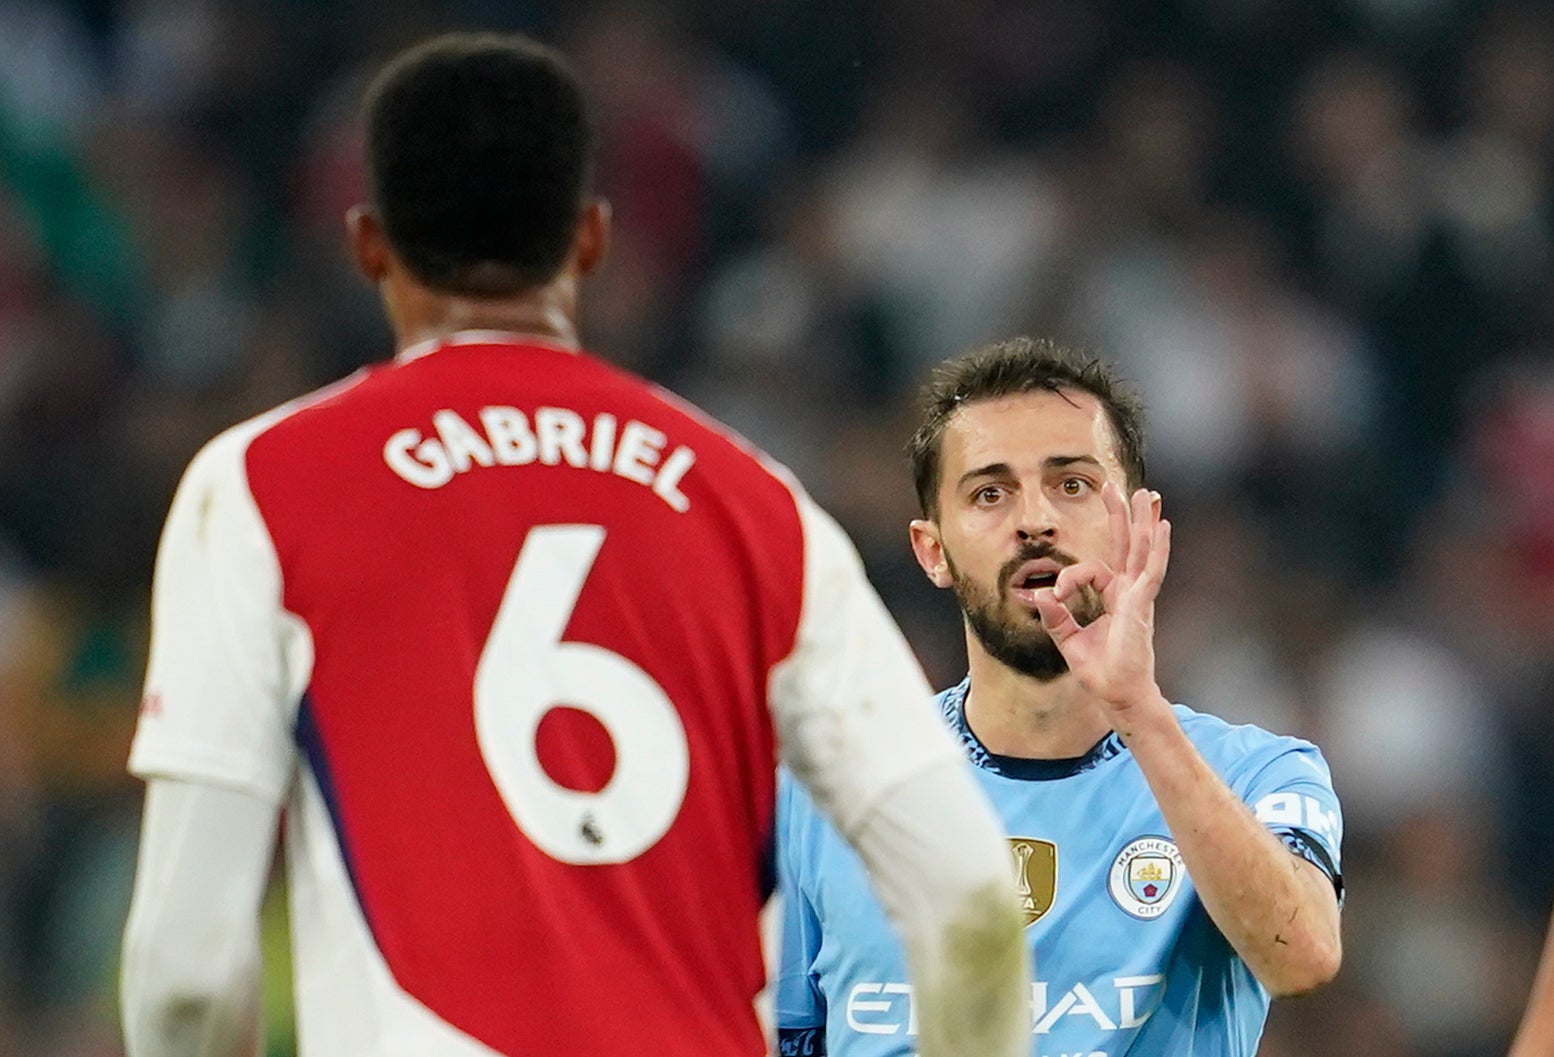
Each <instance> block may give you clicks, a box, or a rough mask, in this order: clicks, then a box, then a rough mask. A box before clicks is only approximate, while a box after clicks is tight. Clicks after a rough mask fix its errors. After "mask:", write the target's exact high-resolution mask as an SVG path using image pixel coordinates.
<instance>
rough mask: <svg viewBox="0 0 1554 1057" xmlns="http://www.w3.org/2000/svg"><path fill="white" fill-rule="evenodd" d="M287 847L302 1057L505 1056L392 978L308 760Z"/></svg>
mask: <svg viewBox="0 0 1554 1057" xmlns="http://www.w3.org/2000/svg"><path fill="white" fill-rule="evenodd" d="M286 856H287V860H288V863H289V869H288V871H287V874H288V879H289V882H290V886H289V895H290V900H291V932H292V948H293V952H294V957H293V963H294V966H295V968H294V974H295V975H294V978H293V982H292V986H293V991H294V993H295V996H296V1004H297V1030H298V1038H297V1049H298V1054H299V1057H425V1055H427V1054H436V1055H437V1057H501V1055H500V1054H498V1053H497V1052H496V1051H495V1050H492V1049H491V1048H490V1047H488V1046H486V1045H484V1044H482V1043H481V1042H479V1041H478V1040H476V1039H473V1038H471V1037H470V1036H469V1035H467V1034H465V1033H464V1032H462V1031H460V1030H458V1029H457V1028H455V1027H453V1026H452V1025H451V1024H449V1023H447V1022H446V1021H444V1020H443V1019H441V1018H440V1017H438V1016H437V1015H436V1014H435V1013H433V1012H431V1011H430V1010H429V1009H427V1008H426V1007H425V1006H424V1005H422V1004H421V1003H420V1002H418V1001H416V999H415V998H413V997H411V996H410V995H408V994H406V993H405V991H404V989H403V988H401V987H400V986H399V984H398V983H396V982H395V980H394V977H393V974H392V973H391V972H390V970H389V967H388V964H387V963H386V962H385V961H384V960H383V955H382V954H381V953H380V952H379V950H378V947H377V944H376V943H374V942H373V939H372V933H371V931H370V930H369V929H368V927H367V922H366V919H365V918H363V917H362V912H361V905H360V903H358V902H357V899H356V894H355V891H354V890H353V888H352V885H351V878H350V874H349V872H348V871H347V870H346V868H345V862H344V860H343V859H342V858H341V857H340V844H339V841H338V839H337V837H336V836H335V830H334V825H333V822H332V821H331V820H330V817H329V810H328V807H327V806H326V804H325V803H324V798H323V795H322V794H321V793H320V791H319V787H318V783H317V782H316V781H315V780H314V778H313V774H312V772H311V771H309V770H308V769H307V768H306V767H303V768H302V769H301V771H300V773H299V774H298V777H297V783H296V787H295V795H294V797H293V799H292V802H291V805H290V810H289V812H288V815H287V827H286Z"/></svg>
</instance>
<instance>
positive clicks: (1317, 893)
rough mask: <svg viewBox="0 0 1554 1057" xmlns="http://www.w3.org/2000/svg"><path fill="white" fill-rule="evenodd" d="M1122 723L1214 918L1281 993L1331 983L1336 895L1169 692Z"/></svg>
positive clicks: (1338, 953)
mask: <svg viewBox="0 0 1554 1057" xmlns="http://www.w3.org/2000/svg"><path fill="white" fill-rule="evenodd" d="M1129 726H1130V728H1131V729H1128V730H1124V731H1122V732H1121V733H1122V734H1123V738H1124V740H1125V741H1126V742H1127V744H1128V747H1129V748H1130V749H1131V750H1132V752H1133V756H1134V758H1135V759H1136V760H1137V761H1138V764H1139V767H1140V768H1141V769H1142V771H1143V772H1144V777H1145V779H1146V780H1147V781H1148V783H1149V786H1150V789H1151V791H1152V792H1153V793H1154V795H1155V799H1156V801H1157V802H1158V803H1159V805H1160V809H1161V813H1162V814H1163V815H1164V816H1165V820H1166V824H1167V826H1168V827H1169V828H1170V830H1171V836H1172V838H1173V839H1174V840H1175V842H1176V845H1177V847H1178V849H1179V850H1180V851H1181V853H1182V861H1183V863H1184V864H1185V865H1186V867H1187V872H1188V873H1189V874H1190V875H1191V877H1192V880H1193V884H1194V886H1195V887H1196V888H1197V890H1198V894H1199V897H1200V898H1201V899H1202V900H1203V905H1204V907H1205V909H1207V910H1208V912H1209V916H1210V917H1211V918H1212V919H1213V920H1214V923H1215V925H1217V926H1218V927H1219V930H1220V931H1221V932H1222V933H1223V934H1224V935H1225V938H1226V939H1227V940H1229V941H1230V944H1231V946H1233V947H1234V948H1235V949H1236V953H1238V954H1239V955H1241V957H1242V959H1243V960H1244V961H1245V962H1246V963H1247V965H1248V966H1249V967H1250V968H1251V970H1252V972H1253V973H1254V974H1255V975H1256V976H1257V978H1258V979H1259V980H1260V981H1262V983H1263V985H1264V986H1266V987H1267V988H1268V989H1269V991H1271V992H1273V993H1274V994H1275V995H1288V994H1299V993H1301V992H1304V991H1310V990H1312V989H1314V988H1316V987H1320V986H1321V985H1322V984H1324V983H1326V982H1327V981H1329V980H1330V979H1332V977H1333V976H1334V975H1335V974H1336V973H1337V971H1338V965H1339V962H1340V960H1341V957H1342V948H1341V943H1340V939H1339V928H1338V906H1337V898H1336V896H1335V894H1334V892H1333V888H1332V885H1331V882H1330V881H1329V880H1328V879H1327V878H1326V876H1325V875H1323V874H1322V872H1321V871H1320V870H1318V869H1317V868H1316V867H1314V866H1312V865H1311V864H1310V863H1308V862H1306V861H1305V860H1303V859H1301V858H1299V857H1298V856H1296V855H1293V854H1291V853H1290V851H1289V849H1287V848H1286V847H1285V846H1284V845H1283V843H1282V842H1281V841H1280V840H1279V839H1278V837H1276V836H1274V834H1272V833H1270V832H1269V831H1268V830H1267V828H1266V827H1264V826H1263V824H1262V823H1261V822H1259V821H1258V820H1257V818H1256V817H1255V816H1254V815H1253V814H1252V811H1251V809H1250V808H1249V807H1248V806H1247V805H1246V804H1245V803H1243V802H1242V801H1241V799H1240V798H1239V797H1237V796H1236V794H1235V793H1234V792H1232V791H1231V789H1230V787H1229V786H1227V785H1226V784H1225V782H1224V781H1223V780H1222V779H1221V778H1220V777H1219V775H1218V774H1216V773H1215V772H1214V770H1213V768H1211V767H1210V766H1209V765H1208V763H1207V761H1205V760H1204V759H1203V757H1202V755H1200V754H1199V752H1198V750H1197V749H1196V748H1195V747H1194V746H1193V744H1192V742H1191V741H1190V740H1189V739H1188V738H1187V735H1186V734H1185V733H1184V732H1183V731H1182V729H1181V725H1180V724H1179V723H1177V721H1176V717H1175V715H1174V713H1172V711H1171V709H1170V707H1169V705H1167V704H1166V703H1165V702H1164V700H1161V701H1159V702H1158V703H1157V707H1152V708H1151V709H1149V711H1148V714H1147V717H1143V718H1140V719H1139V720H1138V721H1137V722H1134V723H1132V724H1130V725H1129Z"/></svg>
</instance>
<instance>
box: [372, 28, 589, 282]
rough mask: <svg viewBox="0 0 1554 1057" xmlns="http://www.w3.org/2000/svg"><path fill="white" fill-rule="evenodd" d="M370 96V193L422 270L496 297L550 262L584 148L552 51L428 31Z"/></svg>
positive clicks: (546, 276)
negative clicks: (432, 34) (428, 36)
mask: <svg viewBox="0 0 1554 1057" xmlns="http://www.w3.org/2000/svg"><path fill="white" fill-rule="evenodd" d="M366 107H367V114H366V118H367V167H368V179H369V181H370V188H371V196H372V202H373V205H374V207H375V209H376V210H377V212H378V216H379V218H380V220H381V222H382V225H383V229H384V231H385V232H386V234H387V236H388V240H389V242H390V244H391V245H392V246H393V248H394V252H395V253H396V254H397V255H398V256H399V259H400V260H401V262H402V263H403V264H404V265H405V267H406V268H407V269H408V270H409V271H410V273H411V274H412V275H413V276H414V277H415V278H416V279H417V280H418V281H419V282H421V283H422V284H424V285H425V286H427V287H429V288H431V289H433V290H436V291H439V292H441V293H448V294H458V295H466V296H473V297H493V298H494V297H505V296H509V295H512V294H515V293H518V292H520V291H522V290H524V289H527V288H530V287H534V286H539V285H542V284H544V283H546V282H548V281H549V280H550V279H551V278H553V277H554V276H555V275H556V273H557V272H558V271H559V270H560V269H561V267H562V265H563V264H564V263H565V262H566V259H567V255H568V253H569V252H570V250H571V245H572V237H573V234H574V231H575V230H576V227H577V223H578V218H579V216H580V214H581V211H582V208H583V206H584V200H585V196H586V193H587V188H588V183H589V180H590V178H591V175H592V167H593V150H594V135H593V129H592V127H591V124H590V122H589V117H588V112H587V106H586V103H585V100H584V97H583V91H582V87H581V85H580V84H579V82H578V80H577V78H576V76H575V75H574V74H573V73H572V71H571V69H570V68H569V67H568V66H567V64H566V62H565V60H563V59H562V58H561V56H560V55H558V54H557V53H555V52H554V51H552V50H550V49H549V48H546V47H544V46H543V45H540V44H538V43H536V42H535V41H532V40H530V39H528V38H526V37H522V36H517V35H499V34H492V33H454V34H448V35H445V36H441V37H436V38H434V39H432V40H429V41H427V42H425V43H423V44H420V45H417V46H416V47H413V48H411V49H409V50H408V51H405V52H403V53H401V54H400V55H399V56H398V57H396V58H395V59H394V60H393V61H391V62H390V63H389V64H388V66H386V67H385V68H384V69H383V71H382V72H381V73H380V74H379V75H378V76H377V78H376V79H375V80H374V81H373V83H372V86H371V87H370V88H369V90H368V93H367V104H366Z"/></svg>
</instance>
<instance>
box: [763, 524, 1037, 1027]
mask: <svg viewBox="0 0 1554 1057" xmlns="http://www.w3.org/2000/svg"><path fill="white" fill-rule="evenodd" d="M800 512H801V519H802V521H803V527H804V543H805V583H804V588H805V593H804V604H803V608H802V611H801V614H800V617H799V632H798V642H797V646H796V648H795V650H794V652H793V655H792V656H791V657H789V658H788V659H787V660H786V661H785V662H784V663H783V665H781V666H780V670H777V671H774V672H773V677H772V692H771V699H772V709H773V713H774V715H775V717H776V721H777V727H778V733H779V736H780V738H781V742H782V746H783V755H784V758H785V761H786V762H787V764H788V766H789V767H790V768H791V769H792V771H793V774H794V777H796V778H797V779H799V780H800V781H801V782H803V784H804V785H805V786H806V787H807V788H808V790H809V792H810V795H811V797H812V798H813V799H814V801H815V804H816V806H817V807H819V808H820V810H821V811H822V812H823V813H824V814H825V815H826V816H827V817H828V818H829V819H830V820H831V822H832V824H833V825H835V826H836V828H837V830H838V831H839V832H841V833H842V834H843V835H844V836H845V837H846V838H847V840H848V841H849V843H851V844H852V845H853V847H854V848H855V849H856V850H857V852H858V854H859V857H860V858H861V859H862V860H863V862H864V864H865V866H867V867H868V869H869V870H870V873H871V875H872V876H873V877H874V880H875V885H876V888H877V890H878V893H879V896H880V900H881V902H882V903H883V905H884V906H885V908H886V910H887V911H888V912H889V914H890V917H891V920H892V921H893V922H894V924H895V926H896V929H897V931H898V932H899V934H900V936H901V940H902V944H903V946H904V947H905V950H906V955H907V962H908V964H909V966H910V970H911V975H912V982H913V986H914V989H915V994H916V1001H917V1009H918V1011H919V1015H918V1030H919V1034H918V1039H917V1044H918V1052H919V1053H921V1054H922V1055H923V1057H946V1055H949V1054H978V1055H980V1057H1015V1055H1018V1054H1023V1053H1026V1052H1027V1051H1028V1048H1029V1040H1028V1037H1027V1032H1028V1021H1029V1011H1028V1001H1029V996H1028V987H1029V980H1030V974H1029V968H1028V958H1027V956H1026V953H1025V945H1024V941H1023V937H1022V933H1021V929H1020V921H1019V917H1018V915H1017V913H1016V911H1015V906H1016V897H1015V887H1014V876H1013V871H1012V869H1011V868H1010V864H1009V853H1008V846H1007V844H1006V843H1005V841H1004V839H1003V836H1002V831H1001V830H1000V829H999V827H998V824H997V821H996V819H995V817H994V815H993V812H992V809H991V807H990V806H989V804H988V802H987V799H986V797H985V796H983V794H982V793H981V791H980V790H979V789H978V787H977V785H976V782H975V780H974V779H973V778H972V776H971V774H970V772H969V770H968V766H967V764H966V761H965V760H964V758H963V757H962V755H961V751H960V749H959V747H958V746H957V745H956V744H955V741H954V739H953V738H952V737H951V736H950V734H949V732H948V731H947V730H946V729H945V727H944V725H943V722H942V720H941V719H940V717H939V714H938V712H937V710H936V709H935V708H934V707H933V701H932V694H931V693H930V691H929V688H928V685H927V682H926V681H925V680H924V678H923V675H922V672H921V669H920V668H919V667H918V664H917V661H916V658H914V657H913V655H912V652H911V649H910V648H909V647H908V645H907V643H906V640H905V638H904V637H903V636H902V635H901V631H900V629H899V628H897V627H896V624H895V622H894V621H893V620H891V618H890V616H889V614H887V613H886V611H885V607H884V605H883V603H881V602H880V600H879V597H878V596H877V595H876V594H875V593H874V589H873V588H872V587H870V586H869V583H868V581H867V579H866V578H865V576H864V574H863V568H862V563H861V562H860V561H859V559H858V555H857V553H856V551H854V549H853V547H852V544H851V543H850V542H849V541H848V540H847V538H846V536H845V535H843V533H842V531H841V529H840V528H839V527H838V526H837V525H836V524H835V522H833V521H832V520H831V519H830V518H829V517H827V516H826V515H825V514H824V513H822V512H821V511H820V510H819V509H818V508H817V507H816V506H815V505H814V504H813V503H811V502H809V501H808V500H805V499H803V498H802V496H801V498H800Z"/></svg>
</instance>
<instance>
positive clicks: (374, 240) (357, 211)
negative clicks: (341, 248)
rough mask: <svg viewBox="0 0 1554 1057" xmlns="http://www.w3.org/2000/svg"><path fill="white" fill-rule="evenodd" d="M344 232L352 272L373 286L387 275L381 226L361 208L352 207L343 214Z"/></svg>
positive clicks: (387, 256)
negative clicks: (358, 274)
mask: <svg viewBox="0 0 1554 1057" xmlns="http://www.w3.org/2000/svg"><path fill="white" fill-rule="evenodd" d="M345 232H346V238H347V239H348V241H349V242H350V245H351V260H353V261H355V262H356V270H357V271H359V272H361V274H362V277H363V278H364V279H366V280H367V281H368V282H369V283H371V284H372V285H373V286H377V285H378V284H379V283H381V282H382V281H383V280H384V278H385V277H386V276H387V275H388V272H389V259H390V251H389V244H388V237H387V236H386V235H384V233H383V225H382V223H380V222H379V220H378V218H377V217H376V216H375V215H373V212H372V210H370V209H368V208H367V207H366V206H365V205H354V206H352V207H351V208H350V209H348V210H346V212H345Z"/></svg>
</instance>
